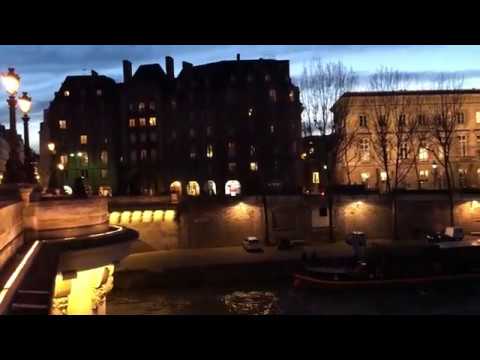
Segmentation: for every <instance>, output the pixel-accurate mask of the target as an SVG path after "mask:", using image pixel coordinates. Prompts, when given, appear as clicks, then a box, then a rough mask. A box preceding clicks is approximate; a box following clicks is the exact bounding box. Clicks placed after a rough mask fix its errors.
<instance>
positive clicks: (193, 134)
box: [189, 128, 195, 138]
mask: <svg viewBox="0 0 480 360" xmlns="http://www.w3.org/2000/svg"><path fill="white" fill-rule="evenodd" d="M189 134H190V137H192V138H193V137H195V129H193V128H191V129H190V131H189Z"/></svg>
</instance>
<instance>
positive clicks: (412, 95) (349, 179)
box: [332, 89, 480, 190]
mask: <svg viewBox="0 0 480 360" xmlns="http://www.w3.org/2000/svg"><path fill="white" fill-rule="evenodd" d="M332 111H333V112H334V115H335V119H336V120H335V121H336V122H337V125H338V124H339V123H340V122H341V121H342V120H345V121H346V123H345V124H346V127H345V129H346V132H345V139H347V140H348V139H351V140H352V141H351V146H350V147H349V150H348V155H346V156H345V157H344V158H343V159H342V161H341V163H340V164H339V166H338V169H337V171H338V179H339V181H340V183H341V184H348V185H351V184H365V185H366V186H367V187H368V188H371V189H380V190H382V189H385V186H386V185H385V183H386V180H387V173H386V171H385V165H384V163H383V161H382V156H380V155H379V152H380V151H381V148H380V147H379V138H384V139H386V142H387V145H386V146H384V148H385V149H386V152H387V155H388V157H387V158H388V168H389V179H390V181H391V182H393V179H394V178H395V172H396V173H397V174H398V177H397V178H398V180H399V184H398V187H397V188H403V189H420V188H421V189H442V188H445V187H446V177H445V171H444V168H445V166H444V164H445V156H444V150H443V149H442V146H441V144H440V142H439V138H440V137H439V138H436V137H435V136H432V134H433V133H434V132H435V131H438V133H437V134H440V136H441V138H440V139H445V136H449V137H450V138H451V141H450V142H449V144H451V145H450V146H449V152H450V161H449V162H450V164H451V174H452V178H453V181H454V185H455V187H456V188H478V187H480V157H479V155H480V90H475V89H474V90H454V91H451V90H445V91H440V90H439V91H437V90H435V91H433V90H426V91H397V92H357V93H345V94H344V95H343V96H342V97H341V98H340V99H339V100H338V101H337V103H336V104H335V105H334V106H333V108H332ZM382 131H384V132H383V133H382ZM409 131H412V134H411V135H408V132H409ZM382 134H384V135H382ZM402 134H407V135H405V136H403V135H402ZM383 158H385V157H383ZM397 161H398V171H396V170H395V169H397V166H396V162H397Z"/></svg>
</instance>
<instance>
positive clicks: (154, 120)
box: [148, 116, 157, 126]
mask: <svg viewBox="0 0 480 360" xmlns="http://www.w3.org/2000/svg"><path fill="white" fill-rule="evenodd" d="M148 123H149V124H150V126H157V118H156V117H155V116H151V117H150V118H149V119H148Z"/></svg>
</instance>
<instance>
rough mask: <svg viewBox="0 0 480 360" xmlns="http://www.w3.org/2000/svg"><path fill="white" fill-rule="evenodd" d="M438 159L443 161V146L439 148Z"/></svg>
mask: <svg viewBox="0 0 480 360" xmlns="http://www.w3.org/2000/svg"><path fill="white" fill-rule="evenodd" d="M438 158H439V159H443V147H442V146H441V145H439V146H438Z"/></svg>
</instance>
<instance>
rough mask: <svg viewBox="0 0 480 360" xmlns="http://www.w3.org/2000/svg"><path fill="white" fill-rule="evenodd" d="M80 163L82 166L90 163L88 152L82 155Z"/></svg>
mask: <svg viewBox="0 0 480 360" xmlns="http://www.w3.org/2000/svg"><path fill="white" fill-rule="evenodd" d="M80 164H81V165H82V166H87V165H88V154H87V153H84V154H82V156H81V157H80Z"/></svg>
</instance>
